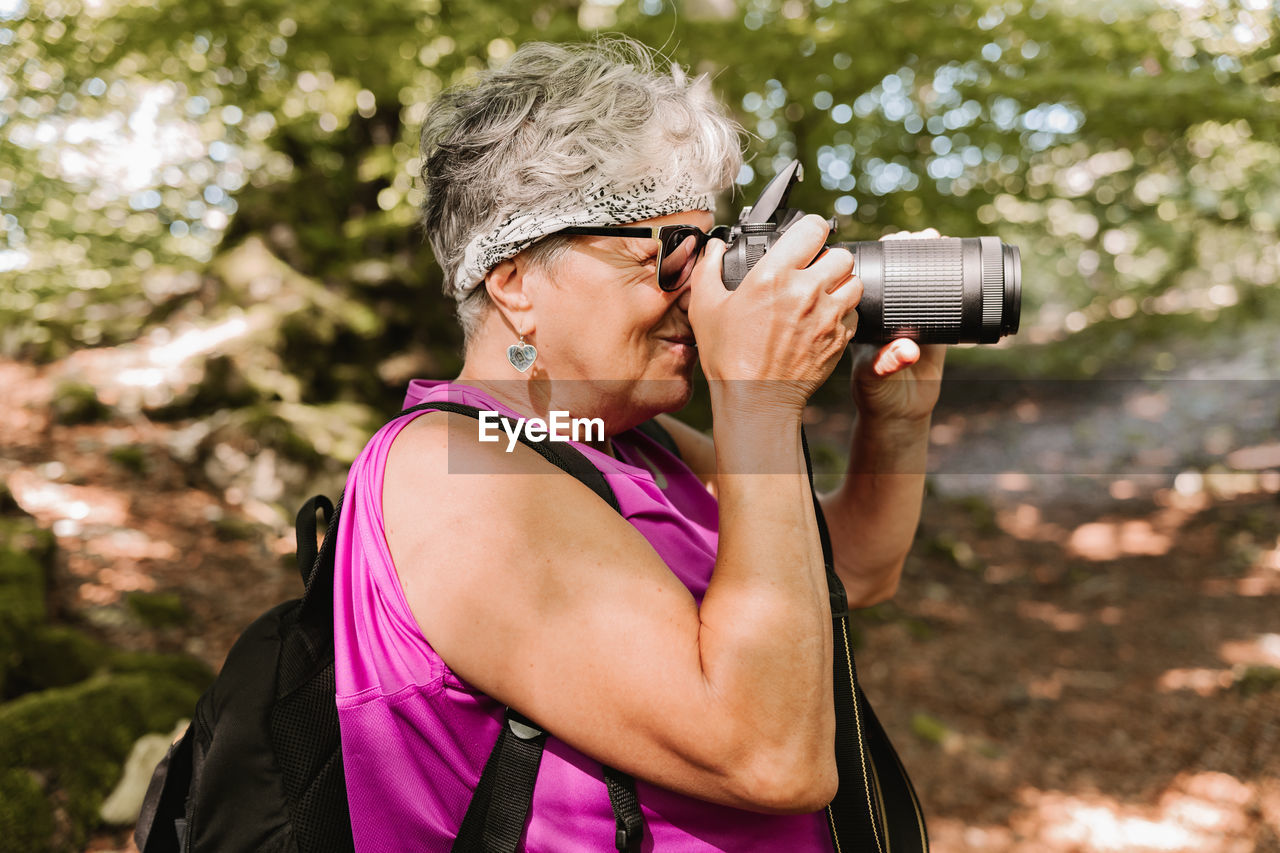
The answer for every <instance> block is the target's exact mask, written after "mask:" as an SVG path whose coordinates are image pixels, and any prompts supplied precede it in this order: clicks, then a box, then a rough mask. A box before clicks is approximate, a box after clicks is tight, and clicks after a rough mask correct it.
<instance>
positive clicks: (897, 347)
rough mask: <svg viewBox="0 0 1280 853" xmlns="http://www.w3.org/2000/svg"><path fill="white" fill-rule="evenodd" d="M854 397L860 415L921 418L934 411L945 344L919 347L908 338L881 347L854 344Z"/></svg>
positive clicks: (888, 420)
mask: <svg viewBox="0 0 1280 853" xmlns="http://www.w3.org/2000/svg"><path fill="white" fill-rule="evenodd" d="M851 349H852V352H853V400H854V403H855V404H856V405H857V407H858V414H859V416H861V417H865V418H869V419H874V420H877V421H880V422H890V421H899V422H903V421H920V420H923V419H925V418H927V417H929V415H930V414H932V413H933V407H934V405H935V404H936V403H937V402H938V390H939V389H940V388H941V386H942V362H943V360H944V359H945V358H946V355H947V347H946V344H926V345H925V346H923V347H922V346H920V345H919V344H917V343H916V342H915V341H913V340H910V339H909V338H899V339H897V340H895V341H890V342H889V343H887V344H885V345H884V346H883V347H878V348H877V347H876V346H875V345H874V344H853V345H852V347H851Z"/></svg>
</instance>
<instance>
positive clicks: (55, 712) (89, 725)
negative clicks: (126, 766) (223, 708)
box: [0, 672, 203, 853]
mask: <svg viewBox="0 0 1280 853" xmlns="http://www.w3.org/2000/svg"><path fill="white" fill-rule="evenodd" d="M202 687H203V685H197V684H193V683H190V682H188V681H185V680H183V679H180V678H175V677H174V675H173V673H164V674H158V673H155V672H152V673H143V672H133V673H116V674H108V675H100V676H95V677H94V678H91V679H89V680H87V681H84V682H81V683H80V684H76V685H74V686H71V687H59V688H54V689H51V690H43V691H40V692H38V693H29V694H27V695H26V696H22V697H20V698H18V699H15V700H13V701H11V702H8V703H6V704H4V705H0V767H4V768H8V770H7V771H6V772H5V773H4V774H3V775H0V786H3V787H0V827H5V828H6V829H8V828H9V826H10V824H11V823H14V822H16V823H18V824H19V825H25V826H26V828H25V829H23V830H22V831H21V833H18V834H14V833H10V832H6V833H4V834H0V853H19V851H21V853H26V851H29V850H52V851H70V850H79V849H82V848H83V847H84V843H85V841H86V839H87V838H88V836H89V833H90V832H91V831H92V829H93V828H94V827H95V826H96V825H97V823H98V809H99V807H100V806H101V804H102V801H103V800H104V799H105V798H106V796H107V794H109V793H110V792H111V789H112V788H113V787H114V786H115V784H116V782H117V780H118V778H119V775H120V771H121V767H122V766H123V763H124V759H125V757H126V756H127V755H128V754H129V750H130V749H131V748H132V746H133V744H134V742H135V741H136V740H137V739H138V738H139V737H141V736H142V735H144V734H146V733H148V732H159V731H168V730H169V729H170V728H172V727H173V723H174V721H175V720H177V719H180V718H181V717H184V716H187V715H189V714H190V713H191V709H192V708H193V707H194V706H195V702H196V699H197V698H198V697H199V694H200V691H201V689H202ZM24 774H25V775H24ZM33 784H34V785H36V786H37V787H38V788H39V789H40V793H41V798H40V799H41V801H42V802H43V803H44V804H45V805H44V807H43V808H42V807H41V806H39V805H37V804H36V798H35V796H34V793H33V790H32V788H33ZM10 810H12V812H13V813H12V814H10V813H7V812H9V811H10ZM28 812H30V814H28ZM37 829H39V830H40V832H39V834H40V835H41V837H40V838H38V839H34V840H33V839H31V838H26V837H20V835H22V834H25V835H30V834H32V833H33V832H36V830H37Z"/></svg>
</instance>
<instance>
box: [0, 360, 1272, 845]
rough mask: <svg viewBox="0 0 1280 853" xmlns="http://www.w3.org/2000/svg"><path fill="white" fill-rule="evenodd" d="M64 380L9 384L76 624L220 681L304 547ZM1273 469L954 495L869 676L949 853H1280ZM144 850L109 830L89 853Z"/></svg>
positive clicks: (174, 426) (1016, 483)
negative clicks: (221, 668) (59, 387)
mask: <svg viewBox="0 0 1280 853" xmlns="http://www.w3.org/2000/svg"><path fill="white" fill-rule="evenodd" d="M55 375H56V367H50V368H43V369H37V368H35V367H31V366H27V365H22V364H16V363H0V387H2V388H4V389H5V391H6V395H7V397H8V399H7V401H6V402H7V405H6V406H4V407H0V478H3V480H4V481H5V482H7V483H8V485H9V487H10V489H11V490H12V491H13V493H14V495H15V496H16V497H17V499H18V501H19V502H20V503H21V504H22V506H23V507H24V508H26V509H27V510H28V511H29V512H31V513H33V514H34V515H36V516H37V517H38V518H39V519H40V520H41V521H42V522H44V523H45V524H47V525H49V526H51V527H52V528H53V529H54V530H55V532H56V533H57V536H58V542H59V545H60V546H61V551H62V556H61V558H60V564H59V567H58V573H57V577H56V578H55V584H54V589H53V596H54V605H55V610H56V616H57V618H61V619H63V620H66V621H70V622H75V623H78V624H83V625H87V626H90V627H92V628H93V629H94V630H95V631H97V632H98V633H99V634H100V635H102V636H103V637H105V638H107V639H109V640H110V641H111V642H113V643H116V644H118V645H120V646H124V647H129V648H136V649H158V650H169V651H173V650H185V651H187V652H190V653H192V654H195V655H197V656H199V657H201V658H203V659H205V660H206V661H208V662H209V663H210V664H212V665H215V666H216V665H218V664H220V663H221V660H222V657H223V656H224V655H225V653H226V650H227V649H228V648H229V646H230V644H231V643H232V641H233V640H234V639H235V637H236V635H237V634H238V633H239V631H240V630H242V629H243V628H244V627H245V626H246V625H247V624H248V623H249V622H250V621H251V620H252V619H253V618H254V617H256V616H257V615H258V613H259V612H261V611H262V610H264V609H265V608H267V607H268V606H271V605H272V604H274V603H276V602H278V601H280V600H283V599H284V598H287V597H293V596H296V595H297V594H298V593H299V591H300V581H299V580H298V577H297V574H296V571H295V569H294V568H293V566H292V563H291V560H290V555H291V552H292V544H293V543H292V541H291V535H287V531H286V530H285V529H284V528H283V527H281V526H280V525H279V524H278V523H276V524H271V523H267V522H270V521H271V519H270V518H268V517H265V516H264V515H263V514H262V512H261V510H260V508H258V507H255V506H253V505H252V504H250V503H248V502H245V501H243V500H238V498H239V497H240V496H239V495H237V494H234V493H232V494H228V493H226V492H222V493H215V492H214V491H213V490H210V489H209V488H208V486H207V484H206V483H205V482H204V481H203V480H202V479H201V478H200V477H198V476H195V475H192V474H191V473H190V472H189V471H188V469H187V468H186V466H184V465H183V464H182V463H180V462H178V461H176V460H175V458H174V456H173V453H172V451H171V449H172V447H173V443H174V440H175V439H174V436H175V434H177V433H179V432H180V431H181V430H182V429H183V428H184V427H185V426H186V425H185V424H183V423H168V424H157V423H152V422H149V421H148V420H146V419H145V418H141V417H134V418H131V419H124V418H115V419H109V420H108V421H106V422H105V423H97V424H85V425H79V426H59V425H55V424H53V423H51V421H50V418H49V411H48V402H49V398H50V394H51V393H52V387H53V381H54V377H55ZM1271 411H1274V404H1273V407H1272V409H1271ZM1157 414H1159V413H1157ZM955 417H956V416H955V415H948V414H946V413H945V412H940V416H939V418H938V419H937V420H936V424H937V426H935V435H934V438H935V440H936V441H937V442H938V444H939V445H940V448H939V452H940V453H942V454H943V455H945V454H946V453H952V454H961V456H960V457H959V458H965V457H964V454H965V453H966V452H972V453H979V452H984V453H991V452H995V451H992V450H991V448H990V447H988V448H987V449H986V450H981V447H982V446H983V445H981V444H980V442H981V441H983V440H986V441H988V443H989V442H990V441H991V439H989V438H988V439H983V438H982V437H981V436H979V435H976V434H975V435H968V434H967V432H966V430H964V429H960V430H959V431H957V430H956V429H950V431H949V428H948V426H947V425H948V424H951V425H952V426H953V427H954V426H955V424H956V420H955ZM1061 417H1065V416H1059V415H1054V414H1052V413H1049V414H1047V415H1045V414H1042V415H1039V416H1038V420H1039V421H1040V422H1042V423H1044V424H1045V425H1046V427H1052V426H1053V425H1054V424H1056V423H1058V421H1060V420H1061ZM963 418H967V420H966V421H964V423H967V424H969V425H973V424H975V423H978V422H979V421H980V419H981V418H980V413H978V412H977V411H976V410H970V411H967V412H966V413H965V414H964V416H963ZM963 418H962V420H963ZM1032 420H1036V419H1032ZM1023 423H1024V424H1027V423H1030V421H1027V420H1025V419H1024V420H1023ZM829 426H830V425H829ZM1275 426H1276V424H1275V423H1274V421H1273V422H1272V423H1271V427H1270V428H1271V429H1272V430H1275ZM939 427H941V429H939ZM1260 428H1262V429H1266V428H1267V427H1266V425H1265V424H1263V425H1262V427H1260ZM1174 432H1175V433H1176V432H1177V430H1175V431H1174ZM1276 432H1280V430H1276V431H1273V432H1272V439H1271V440H1272V441H1274V435H1275V434H1276ZM1028 440H1030V439H1028ZM969 441H972V442H977V443H973V444H966V442H969ZM1235 444H1240V442H1238V441H1237V442H1235ZM995 446H996V447H997V448H998V447H999V444H998V443H997V444H996V445H995ZM1269 446H1270V445H1268V444H1266V443H1265V440H1264V441H1263V442H1262V443H1261V444H1258V443H1256V442H1255V444H1254V448H1255V450H1256V448H1258V447H1261V448H1262V450H1261V451H1258V452H1260V453H1261V454H1262V459H1263V464H1262V465H1260V466H1254V468H1253V469H1251V470H1252V472H1253V473H1251V474H1246V475H1242V474H1239V473H1236V474H1228V473H1221V472H1219V473H1217V474H1211V475H1201V474H1198V473H1197V474H1195V476H1184V475H1183V474H1179V475H1178V477H1177V478H1176V479H1175V478H1174V477H1172V476H1166V475H1165V474H1162V473H1161V471H1165V470H1166V469H1158V466H1157V468H1152V467H1151V466H1149V465H1148V466H1146V467H1142V468H1141V474H1142V476H1134V477H1128V476H1119V475H1115V476H1103V475H1099V474H1097V473H1096V472H1094V473H1093V474H1092V475H1091V476H1089V477H1076V478H1066V479H1064V475H1063V474H1061V473H1060V472H1059V473H1053V472H1046V471H1043V470H1032V472H1031V473H1030V474H1028V473H1027V472H1026V470H1025V469H1024V470H1023V471H1022V472H1021V473H1020V474H1017V475H1013V474H1011V473H1010V471H1007V470H1005V471H1001V470H998V469H999V467H1000V466H998V465H996V466H987V467H984V468H983V470H982V471H976V473H975V469H972V468H971V469H969V470H965V471H964V472H963V473H958V474H955V475H947V474H945V473H944V474H939V475H938V476H935V477H934V478H933V485H934V490H933V494H931V495H930V497H929V498H928V499H927V501H926V506H925V512H924V520H923V522H922V525H921V529H920V533H919V536H918V539H917V542H916V546H915V549H914V550H913V553H912V555H911V557H910V559H909V561H908V565H907V569H906V572H905V576H904V579H903V582H902V586H901V589H900V591H899V593H898V595H897V596H896V598H895V599H894V600H893V601H892V602H889V603H887V604H884V605H881V606H879V607H876V608H873V609H871V610H869V611H864V612H863V613H861V614H860V615H859V618H858V626H859V646H858V662H859V667H858V669H859V673H860V675H861V677H862V680H863V683H864V687H865V689H866V692H867V694H868V695H869V696H870V698H871V700H872V702H873V704H874V705H875V706H876V708H877V710H878V712H879V715H880V717H881V719H882V720H883V721H884V723H885V725H886V728H887V729H888V730H889V732H890V734H891V736H892V737H893V740H894V742H895V744H896V745H897V747H898V750H899V752H900V753H901V755H902V758H903V760H904V762H905V764H906V766H907V767H908V768H909V770H910V771H911V774H912V777H913V779H914V781H915V784H916V787H917V789H918V791H919V794H920V797H921V800H922V801H923V804H924V806H925V810H926V815H927V817H928V820H929V825H930V831H931V836H932V839H933V846H934V849H935V850H937V851H941V852H942V853H961V851H1009V852H1010V853H1013V851H1017V853H1024V851H1025V852H1026V853H1030V851H1062V853H1066V852H1067V851H1111V850H1116V851H1121V850H1123V851H1130V850H1132V851H1223V852H1224V853H1235V852H1236V851H1240V853H1243V852H1244V851H1254V850H1280V679H1277V675H1278V674H1280V669H1277V668H1278V667H1280V609H1278V607H1277V605H1278V604H1280V501H1278V496H1280V473H1277V472H1276V471H1275V470H1274V469H1275V468H1277V467H1280V466H1277V465H1276V463H1274V462H1270V463H1268V462H1267V460H1268V459H1269V458H1270V457H1267V456H1266V453H1267V452H1268V451H1267V448H1268V447H1269ZM120 448H131V450H129V452H127V453H121V452H120V450H119V449H120ZM966 448H969V449H970V450H966ZM973 448H978V449H973ZM1224 452H1225V450H1224ZM1255 455H1256V454H1255ZM953 458H955V457H953ZM970 458H972V457H970ZM1166 468H1167V466H1166ZM1157 469H1158V470H1157ZM1167 470H1168V471H1172V470H1173V469H1172V468H1167ZM1193 473H1194V472H1193ZM136 592H143V593H174V594H176V595H177V597H178V599H180V601H181V603H182V606H183V608H185V614H184V615H183V616H182V618H181V619H180V620H176V621H174V622H173V623H172V624H165V625H159V626H156V625H148V624H147V623H146V621H145V620H143V619H141V618H140V617H139V615H138V613H137V612H136V608H133V607H131V606H130V605H129V603H128V602H129V596H130V595H131V594H132V593H136ZM128 847H129V840H128V837H127V831H125V830H119V831H106V830H104V831H103V832H101V833H100V834H99V835H98V836H97V837H96V838H95V840H94V841H93V843H92V845H91V847H90V849H92V850H118V849H128Z"/></svg>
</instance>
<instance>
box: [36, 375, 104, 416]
mask: <svg viewBox="0 0 1280 853" xmlns="http://www.w3.org/2000/svg"><path fill="white" fill-rule="evenodd" d="M49 409H50V411H51V412H52V414H53V420H54V422H55V423H59V424H63V425H64V426H73V425H75V424H92V423H98V422H100V421H105V420H106V419H107V418H108V417H110V416H111V409H110V407H109V406H107V405H106V404H105V403H103V402H102V401H101V400H99V399H98V392H97V391H95V390H93V386H92V385H90V384H88V383H87V382H62V383H60V384H59V385H58V387H57V388H55V389H54V391H53V399H52V400H51V401H50V403H49Z"/></svg>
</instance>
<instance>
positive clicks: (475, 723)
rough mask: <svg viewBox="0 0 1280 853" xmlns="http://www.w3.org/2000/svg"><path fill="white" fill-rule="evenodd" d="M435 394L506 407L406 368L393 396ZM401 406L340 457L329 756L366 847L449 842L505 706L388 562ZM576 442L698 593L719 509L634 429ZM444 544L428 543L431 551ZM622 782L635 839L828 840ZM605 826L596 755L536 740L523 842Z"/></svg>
mask: <svg viewBox="0 0 1280 853" xmlns="http://www.w3.org/2000/svg"><path fill="white" fill-rule="evenodd" d="M445 400H447V401H450V402H455V403H465V404H468V405H472V406H476V407H477V408H480V409H487V410H496V411H499V412H502V413H504V414H506V415H509V416H511V417H519V415H518V413H516V412H513V411H511V410H510V409H507V408H506V407H504V406H502V405H500V404H498V403H497V402H495V401H494V400H493V399H492V398H490V397H488V396H487V395H485V394H483V393H481V392H480V391H478V390H476V389H474V388H470V387H468V386H464V385H454V384H450V383H448V382H443V381H439V382H434V381H424V380H415V381H414V382H412V383H411V384H410V386H409V391H408V394H407V396H406V398H405V406H406V407H409V406H413V405H417V404H418V403H423V402H429V401H436V402H439V401H445ZM414 417H416V414H414V415H407V416H404V417H401V418H397V419H396V420H394V421H392V422H391V423H390V424H388V425H387V426H385V427H383V428H382V429H381V430H379V431H378V433H377V434H376V435H374V437H373V438H372V439H371V440H370V441H369V443H368V445H367V446H366V447H365V449H364V451H363V452H362V453H361V454H360V456H359V458H358V459H356V461H355V463H354V464H353V465H352V466H351V471H350V474H349V475H348V477H347V484H346V491H345V497H344V500H343V508H342V517H341V519H340V523H339V525H338V541H337V554H336V561H335V577H334V651H335V657H336V666H335V669H336V677H337V704H338V718H339V721H340V725H341V731H342V758H343V763H344V768H345V774H346V783H347V798H348V802H349V804H350V808H351V828H352V831H353V833H354V835H355V843H356V849H357V850H361V851H376V853H383V851H447V850H448V849H449V848H450V847H451V845H452V844H453V839H454V836H455V835H456V833H457V831H458V828H459V827H460V826H461V825H462V817H463V815H464V814H466V810H467V804H468V803H469V802H470V800H471V794H472V791H473V790H474V788H475V785H476V782H477V780H478V779H479V778H480V772H481V770H482V769H483V767H484V762H485V760H486V759H487V758H488V756H489V751H490V750H491V749H492V748H493V744H494V742H495V741H496V740H497V737H498V729H499V725H500V721H501V719H502V714H503V710H504V709H503V706H502V705H500V704H499V703H497V702H495V701H494V700H492V699H490V698H489V697H488V696H486V695H484V694H483V693H480V692H479V691H477V690H475V689H474V688H472V687H470V686H469V685H467V684H466V683H465V682H463V681H462V680H461V679H460V678H459V677H458V676H457V675H455V674H454V673H453V671H452V670H450V669H449V666H448V665H447V664H446V663H445V662H444V661H443V660H441V659H440V657H439V656H438V655H437V654H436V653H435V650H434V649H432V648H431V645H430V644H429V643H428V642H427V641H426V639H425V638H424V637H423V635H422V632H421V630H420V629H419V627H418V624H417V622H416V620H415V619H414V616H413V614H412V612H410V610H409V605H408V603H407V602H406V600H405V597H404V592H403V590H402V588H401V586H400V580H399V577H398V576H397V574H396V569H395V566H394V565H393V564H392V561H391V553H390V551H389V549H388V547H387V543H386V538H385V535H384V532H383V516H382V483H383V474H384V471H385V467H386V460H387V454H388V451H389V450H390V448H391V444H392V442H393V441H395V438H396V436H397V435H399V433H400V430H402V429H403V428H404V427H405V425H407V424H408V423H409V421H411V420H412V419H413V418H414ZM502 440H503V441H504V442H505V441H506V436H505V434H504V435H503V438H502ZM504 446H505V445H504ZM574 446H575V447H576V448H577V449H578V450H580V451H582V452H583V453H584V454H585V455H586V457H587V459H588V460H589V461H590V462H591V463H592V464H594V465H595V466H596V467H597V468H598V469H599V470H600V471H601V473H603V474H604V477H605V479H606V480H607V481H608V483H609V485H610V487H611V488H612V489H613V490H614V493H615V494H616V496H617V498H618V502H619V504H620V506H621V509H622V514H623V515H624V516H625V517H626V519H627V520H628V521H629V522H630V523H631V524H632V525H633V526H635V528H636V529H637V530H639V531H640V533H641V534H642V535H644V537H645V538H646V539H647V540H648V541H649V544H650V545H652V546H653V548H654V550H655V551H657V553H658V554H659V555H660V556H661V557H662V558H663V560H664V561H665V562H666V564H667V565H668V566H669V567H670V569H671V571H672V572H673V573H674V574H675V575H676V576H677V577H678V578H680V580H681V581H682V582H683V583H684V584H685V586H687V587H688V588H689V591H690V592H691V593H692V594H693V595H694V597H695V598H696V599H697V600H698V601H701V599H702V595H703V593H704V592H705V591H706V588H707V583H708V582H709V580H710V578H711V570H712V568H713V566H714V564H715V557H716V547H717V541H718V539H717V528H718V514H717V507H716V503H715V500H714V499H713V498H712V497H711V496H710V495H709V494H708V493H707V491H706V490H705V489H704V488H703V487H702V485H701V484H700V483H699V482H698V480H697V478H696V477H695V476H694V475H693V473H692V472H691V471H690V470H689V469H688V467H687V466H685V465H684V464H683V463H682V462H681V461H680V460H679V459H678V458H676V457H675V456H673V455H671V454H670V453H668V452H667V451H666V450H665V449H664V448H662V447H661V446H660V445H658V444H657V443H655V442H653V441H651V440H650V439H649V438H647V437H646V436H644V435H641V434H640V433H638V432H636V431H635V430H631V431H629V432H627V433H624V434H622V435H618V436H615V437H614V438H613V447H614V452H615V453H616V454H617V455H618V458H617V459H615V458H613V457H610V456H608V455H607V454H604V453H600V452H598V451H596V450H594V449H593V448H591V447H588V446H586V445H581V444H575V445H574ZM492 523H501V519H493V520H492ZM478 534H479V531H475V532H473V534H472V535H478ZM447 548H448V546H447V545H445V544H442V546H441V554H442V555H446V554H447ZM458 568H459V570H463V569H465V567H463V566H459V567H458ZM636 790H637V794H638V796H639V801H640V807H641V810H642V811H643V812H644V818H645V829H646V838H645V845H644V848H643V849H644V850H655V851H682V853H683V851H690V853H692V852H693V851H698V853H708V851H730V850H732V851H788V853H792V851H824V853H825V852H826V851H830V850H831V849H832V847H831V841H830V836H829V834H828V831H827V823H826V817H825V814H824V813H823V812H821V811H819V812H815V813H813V814H805V815H763V814H757V813H755V812H749V811H743V810H740V809H734V808H730V807H728V806H720V805H716V804H714V803H708V802H705V801H702V800H697V799H693V798H691V797H686V796H683V795H681V794H677V793H674V792H672V791H668V790H666V789H663V788H659V787H655V786H653V785H649V784H646V783H645V782H643V781H640V780H637V783H636ZM613 836H614V819H613V812H612V810H611V808H610V806H609V796H608V793H607V791H606V789H605V785H604V781H603V777H602V775H601V767H600V763H599V762H598V761H595V760H593V759H591V758H589V757H587V756H585V755H583V754H582V753H580V752H577V751H575V750H573V749H571V748H569V747H568V746H566V745H565V744H564V743H563V742H561V741H559V740H557V739H556V738H554V737H548V738H547V741H546V750H545V752H544V753H543V757H542V765H541V768H540V770H539V772H538V780H537V785H536V787H535V789H534V794H533V804H532V807H531V809H530V815H529V819H528V822H527V824H526V830H525V836H524V849H525V850H527V851H533V852H534V853H566V851H601V850H611V849H612V848H613Z"/></svg>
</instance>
